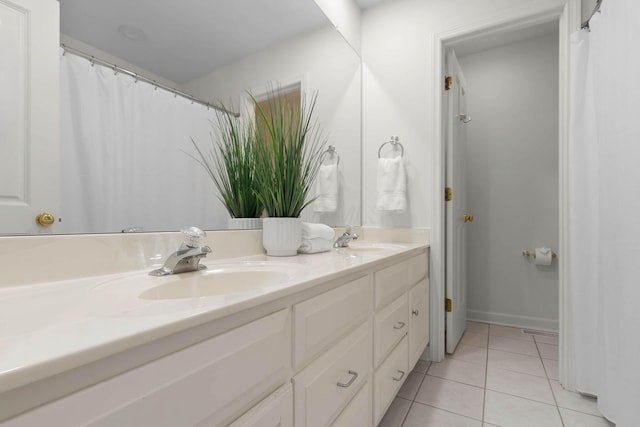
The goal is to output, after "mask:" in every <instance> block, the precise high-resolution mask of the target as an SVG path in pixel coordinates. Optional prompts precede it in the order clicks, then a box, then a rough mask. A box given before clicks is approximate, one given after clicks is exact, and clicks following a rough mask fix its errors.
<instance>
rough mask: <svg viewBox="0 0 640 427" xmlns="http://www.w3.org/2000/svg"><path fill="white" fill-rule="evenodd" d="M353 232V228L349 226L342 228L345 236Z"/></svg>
mask: <svg viewBox="0 0 640 427" xmlns="http://www.w3.org/2000/svg"><path fill="white" fill-rule="evenodd" d="M352 230H353V227H352V226H351V225H349V224H347V225H345V227H344V232H345V233H347V234H351V231H352Z"/></svg>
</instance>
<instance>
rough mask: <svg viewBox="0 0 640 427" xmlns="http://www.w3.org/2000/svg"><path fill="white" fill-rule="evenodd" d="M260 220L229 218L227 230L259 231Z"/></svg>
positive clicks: (260, 226)
mask: <svg viewBox="0 0 640 427" xmlns="http://www.w3.org/2000/svg"><path fill="white" fill-rule="evenodd" d="M261 228H262V218H230V219H229V230H260V229H261Z"/></svg>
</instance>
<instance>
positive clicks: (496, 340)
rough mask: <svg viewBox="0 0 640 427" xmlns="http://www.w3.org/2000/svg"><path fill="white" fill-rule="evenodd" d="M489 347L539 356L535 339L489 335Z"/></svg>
mask: <svg viewBox="0 0 640 427" xmlns="http://www.w3.org/2000/svg"><path fill="white" fill-rule="evenodd" d="M489 348H493V349H495V350H502V351H510V352H511V353H519V354H526V355H527V356H536V357H538V348H537V347H536V343H535V342H533V341H525V340H520V339H515V338H507V337H501V336H497V335H491V336H490V337H489Z"/></svg>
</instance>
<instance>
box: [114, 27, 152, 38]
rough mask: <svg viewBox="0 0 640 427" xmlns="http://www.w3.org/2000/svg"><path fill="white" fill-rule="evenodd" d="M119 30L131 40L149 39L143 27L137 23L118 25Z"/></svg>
mask: <svg viewBox="0 0 640 427" xmlns="http://www.w3.org/2000/svg"><path fill="white" fill-rule="evenodd" d="M118 32H119V33H120V34H122V35H123V36H125V37H126V38H128V39H129V40H135V41H142V40H146V39H147V35H146V34H145V32H144V31H143V30H142V28H140V27H138V26H136V25H124V24H122V25H118Z"/></svg>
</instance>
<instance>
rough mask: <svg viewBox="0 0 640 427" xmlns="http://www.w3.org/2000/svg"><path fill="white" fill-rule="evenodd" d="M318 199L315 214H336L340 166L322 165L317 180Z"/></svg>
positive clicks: (315, 203) (314, 207) (314, 209)
mask: <svg viewBox="0 0 640 427" xmlns="http://www.w3.org/2000/svg"><path fill="white" fill-rule="evenodd" d="M316 194H317V199H316V200H315V201H314V202H313V211H314V212H335V211H336V210H337V209H338V165H337V164H332V165H320V169H319V170H318V176H317V178H316Z"/></svg>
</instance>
